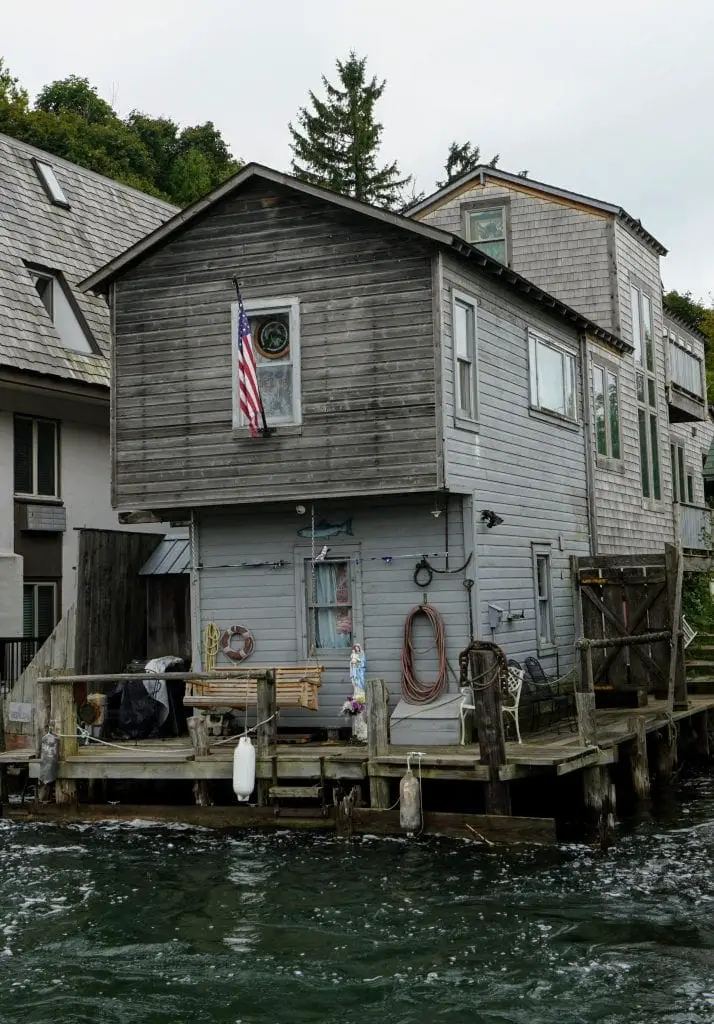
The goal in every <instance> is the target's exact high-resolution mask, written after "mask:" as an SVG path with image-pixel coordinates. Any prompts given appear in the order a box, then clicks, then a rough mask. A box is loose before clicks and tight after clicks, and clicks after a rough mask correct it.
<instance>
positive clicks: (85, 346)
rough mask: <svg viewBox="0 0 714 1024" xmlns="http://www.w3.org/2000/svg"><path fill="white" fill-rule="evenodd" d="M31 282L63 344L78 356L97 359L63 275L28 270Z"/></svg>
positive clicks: (35, 269)
mask: <svg viewBox="0 0 714 1024" xmlns="http://www.w3.org/2000/svg"><path fill="white" fill-rule="evenodd" d="M27 269H28V271H29V274H30V279H31V280H32V283H33V284H34V286H35V291H36V292H37V294H38V295H39V297H40V299H41V300H42V305H43V306H44V307H45V309H46V310H47V313H48V315H49V318H50V320H51V321H52V323H53V324H54V325H55V328H56V330H57V333H58V334H59V336H60V339H61V340H62V343H63V344H64V345H66V347H67V348H70V349H72V350H73V351H74V352H84V353H85V354H87V355H95V354H96V353H97V349H96V347H95V346H94V344H93V341H92V335H91V332H90V330H89V327H88V326H87V324H86V322H85V320H84V317H83V316H82V314H81V312H80V310H79V307H78V306H77V304H76V303H75V301H74V299H73V298H72V294H71V292H70V290H69V288H68V286H67V284H66V282H65V281H64V278H63V277H62V275H61V274H60V273H59V272H54V271H49V270H40V269H39V268H36V267H32V266H28V268H27Z"/></svg>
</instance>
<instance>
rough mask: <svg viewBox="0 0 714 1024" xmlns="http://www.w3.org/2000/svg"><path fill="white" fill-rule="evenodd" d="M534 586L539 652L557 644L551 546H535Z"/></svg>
mask: <svg viewBox="0 0 714 1024" xmlns="http://www.w3.org/2000/svg"><path fill="white" fill-rule="evenodd" d="M533 584H534V590H535V595H534V596H535V610H536V639H537V647H538V651H539V652H540V651H542V650H543V648H547V647H552V646H553V644H554V642H555V617H554V613H553V587H552V579H551V565H550V545H549V544H534V545H533Z"/></svg>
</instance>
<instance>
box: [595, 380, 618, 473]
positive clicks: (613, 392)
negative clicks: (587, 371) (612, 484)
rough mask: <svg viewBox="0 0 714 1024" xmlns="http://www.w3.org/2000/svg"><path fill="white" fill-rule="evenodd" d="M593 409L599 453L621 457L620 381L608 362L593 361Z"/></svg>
mask: <svg viewBox="0 0 714 1024" xmlns="http://www.w3.org/2000/svg"><path fill="white" fill-rule="evenodd" d="M592 374H593V409H594V416H593V419H594V422H595V444H596V450H597V453H598V455H602V456H604V457H605V458H608V459H620V458H621V457H622V455H621V449H620V381H619V378H618V374H617V371H616V370H614V369H613V368H612V367H611V366H609V365H608V364H607V363H602V364H601V363H596V362H593V367H592Z"/></svg>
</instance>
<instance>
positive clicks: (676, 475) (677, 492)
mask: <svg viewBox="0 0 714 1024" xmlns="http://www.w3.org/2000/svg"><path fill="white" fill-rule="evenodd" d="M669 452H670V456H671V458H672V495H673V497H674V500H675V501H686V500H687V498H686V487H687V478H686V475H685V472H684V448H683V446H682V445H681V444H671V445H670V446H669Z"/></svg>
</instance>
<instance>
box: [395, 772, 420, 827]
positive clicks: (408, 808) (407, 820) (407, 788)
mask: <svg viewBox="0 0 714 1024" xmlns="http://www.w3.org/2000/svg"><path fill="white" fill-rule="evenodd" d="M399 824H400V826H401V827H402V828H403V829H404V831H405V832H418V831H419V829H420V828H421V787H420V785H419V780H418V779H417V778H416V777H415V775H414V773H413V772H412V770H411V768H410V767H409V766H408V765H407V774H406V775H405V776H404V778H403V779H402V781H401V782H400V783H399Z"/></svg>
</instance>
